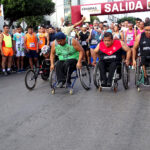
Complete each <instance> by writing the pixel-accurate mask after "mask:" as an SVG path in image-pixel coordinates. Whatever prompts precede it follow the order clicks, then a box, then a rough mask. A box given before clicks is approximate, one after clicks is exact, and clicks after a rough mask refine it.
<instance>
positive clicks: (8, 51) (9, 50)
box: [2, 47, 14, 57]
mask: <svg viewBox="0 0 150 150" xmlns="http://www.w3.org/2000/svg"><path fill="white" fill-rule="evenodd" d="M2 51H3V54H4V56H6V57H8V56H13V54H14V52H13V49H12V48H9V47H2Z"/></svg>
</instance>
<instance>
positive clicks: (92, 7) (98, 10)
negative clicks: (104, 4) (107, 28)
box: [81, 4, 101, 14]
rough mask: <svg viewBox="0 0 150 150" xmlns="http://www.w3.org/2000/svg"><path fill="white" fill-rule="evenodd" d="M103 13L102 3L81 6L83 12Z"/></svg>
mask: <svg viewBox="0 0 150 150" xmlns="http://www.w3.org/2000/svg"><path fill="white" fill-rule="evenodd" d="M85 13H87V14H101V5H100V4H98V5H87V6H81V14H85Z"/></svg>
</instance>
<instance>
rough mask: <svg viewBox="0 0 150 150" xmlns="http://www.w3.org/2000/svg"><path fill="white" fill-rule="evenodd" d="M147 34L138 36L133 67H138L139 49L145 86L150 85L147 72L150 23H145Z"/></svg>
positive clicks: (149, 57)
mask: <svg viewBox="0 0 150 150" xmlns="http://www.w3.org/2000/svg"><path fill="white" fill-rule="evenodd" d="M144 26H145V32H144V33H142V34H141V35H138V36H137V37H136V40H135V44H134V47H133V66H134V67H136V65H137V64H136V63H137V62H136V58H137V49H138V48H139V55H140V56H139V57H140V58H141V62H140V63H141V64H140V65H141V66H142V69H143V72H144V84H145V85H149V84H150V82H149V79H148V76H147V72H146V65H149V64H150V22H147V23H145V25H144Z"/></svg>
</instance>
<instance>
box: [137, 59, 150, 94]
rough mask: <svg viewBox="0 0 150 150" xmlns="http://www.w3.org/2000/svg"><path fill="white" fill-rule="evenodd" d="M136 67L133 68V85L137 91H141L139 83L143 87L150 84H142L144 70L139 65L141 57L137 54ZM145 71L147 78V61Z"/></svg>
mask: <svg viewBox="0 0 150 150" xmlns="http://www.w3.org/2000/svg"><path fill="white" fill-rule="evenodd" d="M147 58H148V59H150V56H147ZM136 62H137V63H136V69H135V85H136V87H137V90H138V92H140V91H141V88H140V87H141V85H143V86H144V87H150V85H145V84H144V71H143V68H142V65H141V57H140V56H139V57H138V58H137V60H136ZM145 68H146V72H147V76H148V79H150V63H147V64H146V66H145Z"/></svg>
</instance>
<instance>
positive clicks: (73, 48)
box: [50, 32, 84, 88]
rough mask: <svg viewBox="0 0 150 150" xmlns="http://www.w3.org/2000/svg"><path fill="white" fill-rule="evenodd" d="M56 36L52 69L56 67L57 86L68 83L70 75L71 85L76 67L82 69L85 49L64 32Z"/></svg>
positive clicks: (53, 45)
mask: <svg viewBox="0 0 150 150" xmlns="http://www.w3.org/2000/svg"><path fill="white" fill-rule="evenodd" d="M55 38H56V40H55V41H54V42H53V43H52V47H51V55H50V60H51V67H50V70H51V71H52V70H54V68H55V67H56V76H57V81H58V85H57V87H59V88H62V87H63V86H64V84H65V83H66V77H67V76H68V77H67V86H70V85H71V74H72V73H73V71H75V70H76V67H77V68H78V69H81V67H82V58H83V56H84V50H83V48H82V47H81V46H80V44H79V43H78V41H77V40H75V39H73V38H71V37H68V36H66V35H65V34H64V33H62V32H58V33H57V34H56V36H55ZM55 55H57V56H58V59H59V61H57V63H56V65H55V64H54V62H55Z"/></svg>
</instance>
